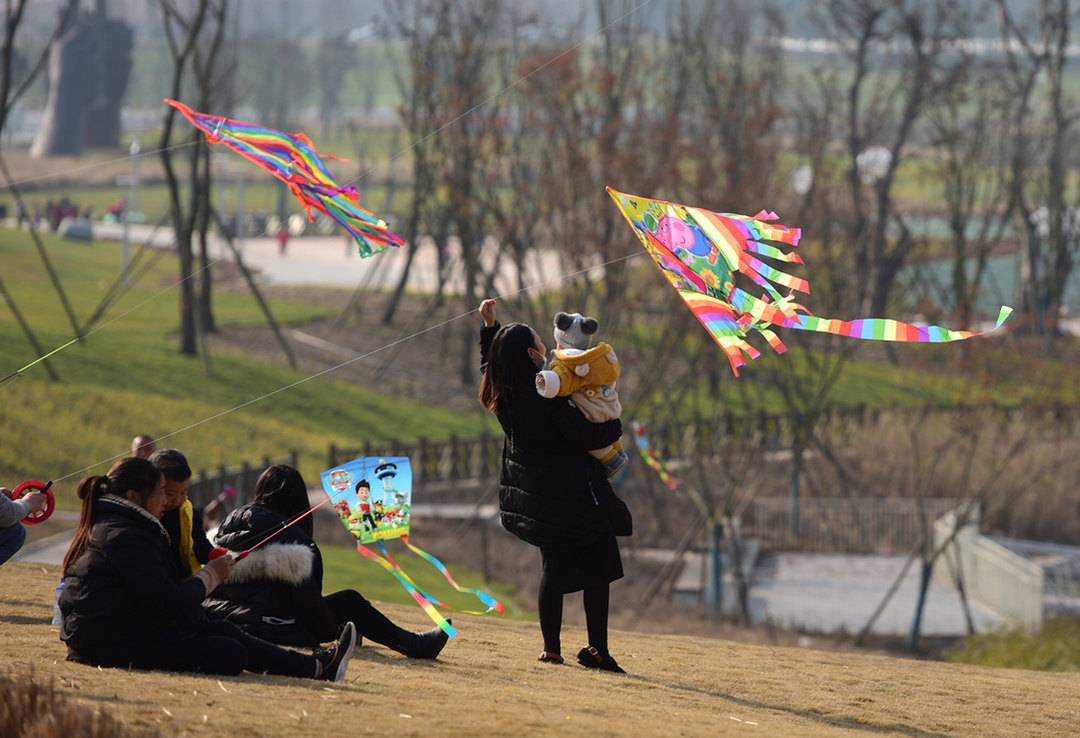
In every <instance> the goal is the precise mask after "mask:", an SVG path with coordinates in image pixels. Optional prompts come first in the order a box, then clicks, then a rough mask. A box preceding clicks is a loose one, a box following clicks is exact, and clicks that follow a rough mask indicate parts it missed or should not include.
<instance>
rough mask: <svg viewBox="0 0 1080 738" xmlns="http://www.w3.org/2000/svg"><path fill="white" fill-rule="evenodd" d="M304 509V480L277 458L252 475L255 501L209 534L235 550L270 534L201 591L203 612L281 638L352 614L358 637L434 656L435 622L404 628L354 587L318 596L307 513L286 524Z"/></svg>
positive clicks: (311, 640) (323, 633) (315, 633)
mask: <svg viewBox="0 0 1080 738" xmlns="http://www.w3.org/2000/svg"><path fill="white" fill-rule="evenodd" d="M309 510H310V502H309V500H308V492H307V485H306V484H305V483H304V478H303V477H302V476H301V475H300V472H299V471H297V470H296V469H294V468H293V467H291V466H286V465H284V464H278V465H274V466H271V467H269V468H268V469H267V470H266V471H264V472H263V473H262V474H261V475H260V476H259V479H258V481H257V482H256V483H255V501H254V502H252V503H250V504H248V505H244V506H242V507H239V508H237V509H236V510H233V512H232V513H230V514H229V517H227V518H226V519H225V521H224V522H223V523H222V524H221V526H220V527H219V528H218V531H217V536H216V537H215V542H216V543H217V545H219V546H222V547H224V548H227V549H229V550H231V551H236V552H239V551H244V550H246V549H248V548H250V547H251V546H252V545H254V544H255V543H258V542H259V541H262V540H264V539H266V538H267V537H268V536H270V535H274V534H276V535H274V537H273V539H271V540H270V541H269V542H267V543H266V544H265V545H263V546H260V547H259V548H258V549H256V550H255V551H252V552H251V553H250V554H249V555H248V556H247V557H246V558H245V559H244V560H242V561H240V562H238V563H237V565H236V570H235V571H234V572H233V575H232V577H231V578H230V579H229V581H227V582H226V583H225V584H223V585H222V586H220V587H218V588H217V589H216V590H215V591H214V593H213V594H212V595H211V596H210V597H208V598H207V600H206V601H205V602H204V603H203V607H204V609H205V610H206V614H207V616H208V617H210V619H212V620H224V621H227V622H229V623H232V624H234V625H237V626H239V627H241V628H243V629H244V630H245V631H247V632H248V633H250V634H252V635H255V636H258V637H259V638H263V639H266V640H268V641H271V642H273V643H279V644H281V645H286V646H309V645H312V644H315V643H319V642H320V641H323V640H326V639H327V635H328V634H332V633H337V632H338V631H339V630H340V629H341V626H342V624H343V623H346V622H352V623H354V624H355V625H356V629H357V632H358V633H359V634H360V636H361V637H363V638H367V639H369V640H372V641H374V642H376V643H380V644H382V645H384V646H387V647H389V648H392V649H393V650H395V651H397V652H398V653H402V654H405V655H406V656H409V657H410V658H422V659H434V658H436V657H437V656H438V655H439V652H440V651H442V649H443V646H445V645H446V642H447V635H446V634H445V633H444V632H443V631H442V630H440V629H439V628H434V629H432V630H430V631H428V632H426V633H412V632H409V631H407V630H405V629H404V628H401V627H399V626H397V625H395V624H394V623H393V622H391V620H390V619H389V618H387V617H386V616H385V615H383V614H382V613H381V612H379V611H378V610H377V609H376V608H375V606H374V605H372V604H371V603H370V602H368V600H367V599H365V598H364V596H363V595H361V594H360V593H359V592H357V591H356V590H352V589H346V590H342V591H340V592H334V593H333V594H329V595H326V596H325V597H324V596H323V594H322V589H323V563H322V554H321V553H320V552H319V547H318V546H317V545H315V541H314V539H313V536H314V525H313V523H312V518H311V516H310V515H308V516H306V517H304V518H303V519H300V520H298V521H297V522H296V523H295V524H294V525H291V526H289V527H287V528H286V527H285V526H286V525H287V524H288V523H289V522H290V521H292V520H295V519H297V518H298V517H299V516H301V515H304V514H305V513H307V512H308V511H309ZM279 531H280V532H279Z"/></svg>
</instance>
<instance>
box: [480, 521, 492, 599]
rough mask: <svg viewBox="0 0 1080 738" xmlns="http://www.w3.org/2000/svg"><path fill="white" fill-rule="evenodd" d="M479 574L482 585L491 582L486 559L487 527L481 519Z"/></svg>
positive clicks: (489, 567) (489, 568) (489, 566)
mask: <svg viewBox="0 0 1080 738" xmlns="http://www.w3.org/2000/svg"><path fill="white" fill-rule="evenodd" d="M480 574H481V575H482V576H483V577H484V584H488V583H489V582H491V565H490V563H489V558H488V525H487V521H486V520H484V519H483V518H480Z"/></svg>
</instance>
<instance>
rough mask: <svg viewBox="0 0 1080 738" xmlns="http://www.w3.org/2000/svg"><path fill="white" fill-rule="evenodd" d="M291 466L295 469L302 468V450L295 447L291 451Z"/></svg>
mask: <svg viewBox="0 0 1080 738" xmlns="http://www.w3.org/2000/svg"><path fill="white" fill-rule="evenodd" d="M289 466H291V467H292V468H293V469H299V468H300V452H299V451H297V450H296V449H295V448H294V449H293V450H292V451H290V452H289ZM331 466H333V464H331Z"/></svg>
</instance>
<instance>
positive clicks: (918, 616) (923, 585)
mask: <svg viewBox="0 0 1080 738" xmlns="http://www.w3.org/2000/svg"><path fill="white" fill-rule="evenodd" d="M933 573H934V560H933V559H926V558H924V559H923V560H922V568H921V570H920V575H919V599H918V600H917V601H916V602H915V617H914V619H913V620H912V621H911V632H910V633H909V634H908V641H907V649H908V650H909V651H917V650H918V649H919V638H920V637H921V636H922V617H923V612H924V611H925V610H926V594H927V591H928V590H929V589H930V576H931V575H932V574H933Z"/></svg>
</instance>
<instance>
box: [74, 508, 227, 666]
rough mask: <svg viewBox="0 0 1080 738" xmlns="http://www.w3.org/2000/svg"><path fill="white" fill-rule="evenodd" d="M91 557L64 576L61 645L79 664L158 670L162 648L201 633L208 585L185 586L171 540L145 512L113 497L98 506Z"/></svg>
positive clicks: (192, 582)
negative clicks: (155, 665) (155, 663)
mask: <svg viewBox="0 0 1080 738" xmlns="http://www.w3.org/2000/svg"><path fill="white" fill-rule="evenodd" d="M93 505H94V511H93V514H94V518H93V519H94V524H93V526H92V528H91V531H90V540H89V544H88V546H87V549H86V551H85V552H83V554H82V556H80V557H79V558H78V559H76V560H75V561H74V562H73V563H72V564H71V566H70V567H69V568H68V570H67V572H65V575H64V591H63V592H62V593H61V594H60V613H61V615H62V617H63V621H62V625H61V629H60V639H61V640H62V641H64V642H65V643H66V644H67V647H68V658H69V659H70V660H72V661H79V662H82V663H88V664H94V665H100V666H128V665H134V666H141V665H153V658H152V656H153V655H154V654H156V653H157V652H158V650H159V649H160V648H161V644H162V643H167V642H170V641H173V640H175V639H177V638H181V637H186V636H189V635H192V634H194V633H195V632H196V631H197V624H198V622H199V621H200V620H201V618H202V614H201V610H200V603H201V602H202V600H203V597H204V596H205V594H206V588H205V587H204V585H203V583H202V581H201V580H199V579H196V578H194V577H189V578H186V579H183V580H181V579H180V578H179V576H178V573H177V571H176V569H175V566H174V564H173V555H172V550H171V545H170V541H169V537H168V534H167V533H166V532H165V529H164V528H162V526H161V524H160V523H159V522H158V521H157V520H156V519H155V518H154V517H153V516H151V515H150V513H148V512H147V511H145V510H143V509H142V508H140V507H139V506H137V505H135V504H134V503H132V502H129V501H128V500H125V499H122V498H120V497H113V496H110V495H106V496H104V497H101V498H99V499H97V500H95V501H94V503H93Z"/></svg>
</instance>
